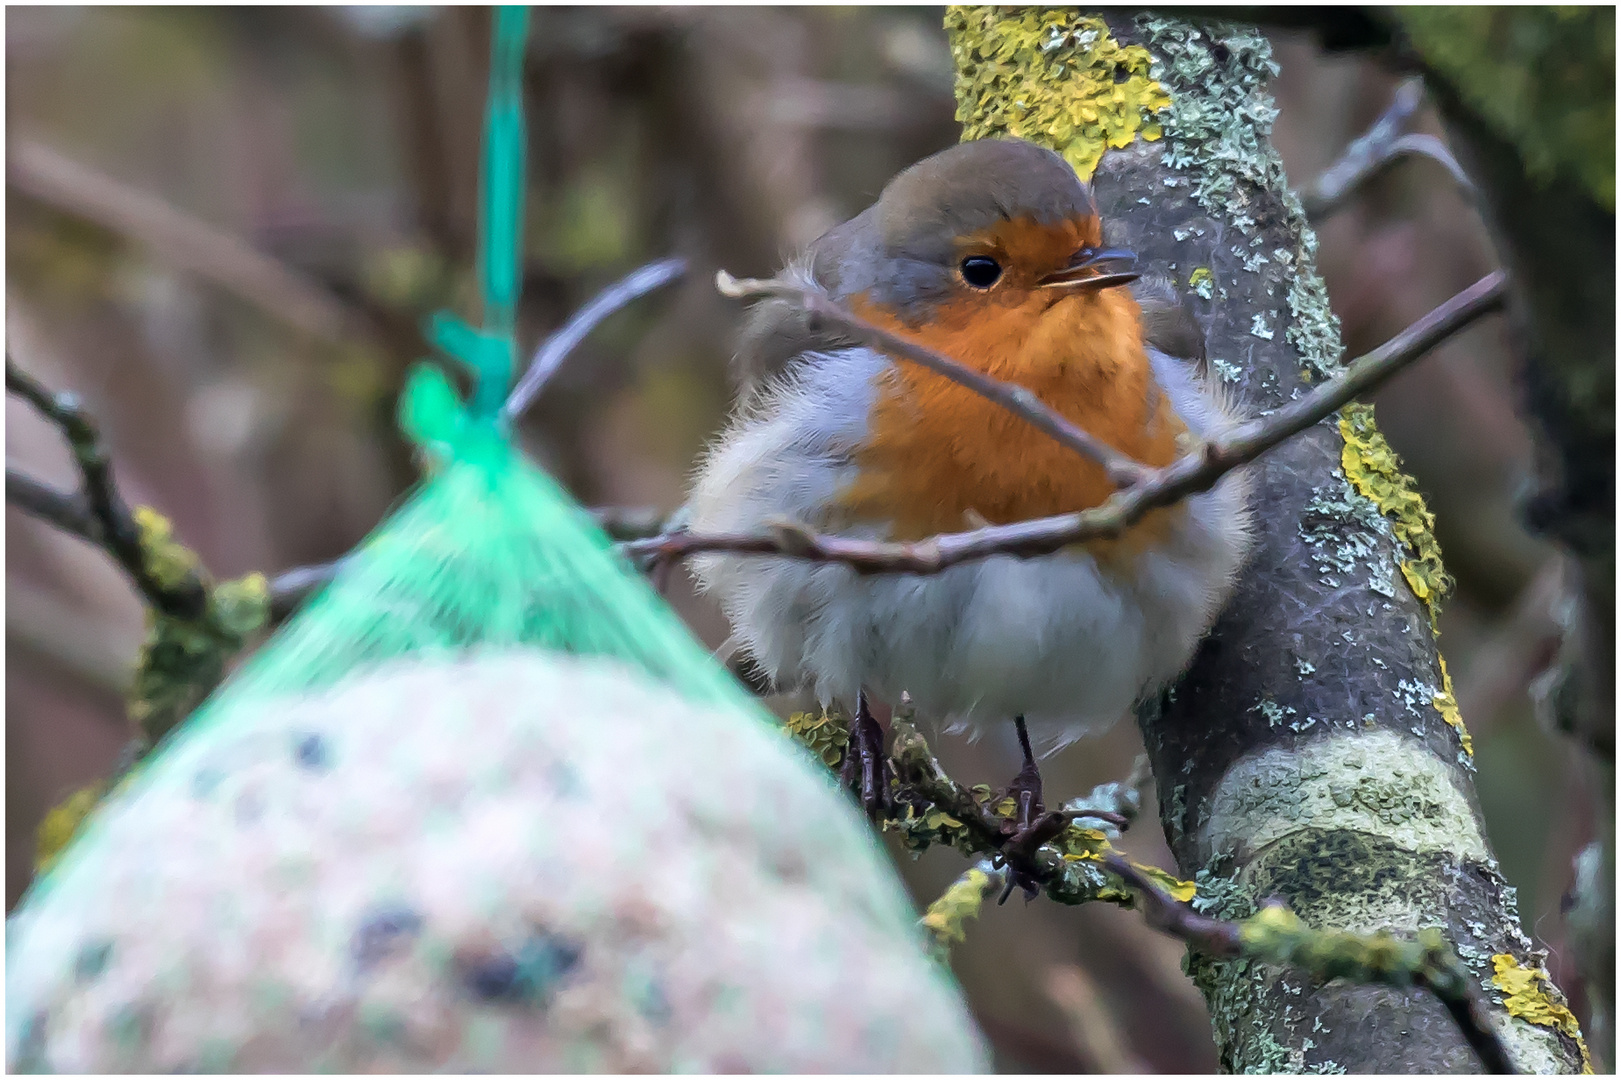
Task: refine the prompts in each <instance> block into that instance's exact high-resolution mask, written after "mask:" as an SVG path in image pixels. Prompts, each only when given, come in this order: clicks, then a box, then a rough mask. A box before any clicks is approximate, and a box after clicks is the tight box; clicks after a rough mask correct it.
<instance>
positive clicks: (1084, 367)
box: [841, 289, 1186, 555]
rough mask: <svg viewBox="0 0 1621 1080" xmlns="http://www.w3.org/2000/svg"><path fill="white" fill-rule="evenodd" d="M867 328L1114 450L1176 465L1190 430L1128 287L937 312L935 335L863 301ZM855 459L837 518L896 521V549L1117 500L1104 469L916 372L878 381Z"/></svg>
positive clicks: (1157, 525) (1139, 538)
mask: <svg viewBox="0 0 1621 1080" xmlns="http://www.w3.org/2000/svg"><path fill="white" fill-rule="evenodd" d="M853 308H854V310H855V311H856V312H857V313H858V314H860V315H861V316H862V317H863V318H865V319H867V320H868V321H869V322H873V323H875V324H877V325H880V326H883V327H884V328H885V329H888V330H891V331H893V332H895V333H899V334H903V335H905V336H906V337H909V338H911V339H913V340H915V341H917V342H919V343H920V344H923V345H926V346H928V347H930V348H932V349H935V350H936V351H938V352H941V353H943V354H945V355H946V356H949V357H951V358H952V359H954V360H957V361H959V362H960V363H963V364H965V365H967V366H969V367H972V368H974V369H976V370H978V371H982V372H984V373H986V374H988V375H991V376H994V377H995V378H998V379H1002V380H1004V381H1007V382H1013V383H1018V384H1019V385H1021V386H1024V387H1026V388H1027V389H1029V390H1030V391H1032V392H1033V393H1035V394H1036V396H1037V397H1039V398H1040V399H1041V400H1042V401H1043V402H1044V403H1046V404H1047V405H1049V406H1050V407H1052V408H1053V409H1055V410H1057V411H1058V412H1060V413H1062V414H1063V415H1064V416H1065V417H1066V418H1068V419H1069V420H1070V421H1072V422H1073V423H1075V424H1076V425H1077V426H1079V427H1081V428H1083V429H1084V430H1086V431H1087V432H1089V433H1091V434H1092V435H1094V436H1095V437H1097V438H1099V439H1101V440H1103V441H1104V442H1106V443H1108V444H1109V445H1110V446H1113V447H1115V448H1116V449H1118V450H1120V451H1122V452H1124V453H1126V454H1129V455H1130V456H1131V457H1133V458H1135V459H1136V460H1138V461H1140V462H1143V463H1144V464H1146V465H1151V466H1162V465H1165V464H1168V463H1169V462H1170V461H1171V460H1172V459H1173V458H1174V457H1175V456H1176V454H1177V436H1178V435H1180V434H1182V433H1183V432H1184V431H1185V430H1186V428H1185V425H1184V424H1183V423H1182V421H1181V419H1180V418H1179V417H1178V416H1177V414H1176V412H1175V410H1174V408H1173V407H1172V405H1171V403H1170V401H1169V399H1168V398H1167V397H1166V396H1165V394H1164V393H1163V392H1161V391H1160V390H1159V388H1158V386H1157V384H1156V383H1155V381H1154V378H1153V374H1152V371H1151V369H1150V367H1149V362H1148V356H1147V353H1146V352H1145V351H1144V348H1143V343H1142V337H1141V331H1140V322H1139V318H1140V313H1139V311H1138V309H1137V305H1136V302H1135V301H1133V300H1132V298H1131V296H1130V295H1129V294H1128V293H1127V292H1126V291H1125V290H1124V289H1114V290H1110V291H1108V292H1105V293H1102V294H1099V295H1095V296H1091V297H1085V298H1081V297H1075V298H1069V297H1066V298H1061V299H1058V300H1056V301H1054V300H1053V299H1050V294H1048V295H1044V294H1043V293H1042V292H1041V291H1040V290H1031V291H1026V292H1023V293H1013V294H1010V295H1007V296H1003V297H999V298H995V299H994V300H992V299H987V300H986V301H985V302H983V303H955V304H947V305H943V306H942V307H941V309H939V310H938V311H937V312H936V314H935V316H934V317H933V319H932V320H931V321H930V323H929V324H927V325H926V326H922V327H913V326H907V325H905V324H903V323H902V322H901V321H900V320H898V319H896V318H895V317H894V316H893V315H891V314H889V313H888V312H886V311H885V310H883V309H882V308H881V307H879V306H878V305H875V304H872V303H870V302H866V301H865V300H864V299H861V298H858V299H857V300H856V302H855V303H854V304H853ZM868 419H869V426H868V436H867V439H866V440H865V442H864V443H863V444H862V446H861V447H860V448H859V450H858V451H857V455H856V462H857V465H858V469H859V473H858V476H857V479H856V480H855V481H854V482H853V483H852V484H851V485H850V486H849V487H848V488H847V489H846V490H845V491H844V492H843V496H842V500H841V501H842V504H843V509H844V510H845V511H846V512H848V513H849V514H850V515H851V516H853V517H854V518H856V519H858V520H865V521H884V522H888V523H889V524H890V535H891V537H892V538H893V539H916V538H919V537H923V536H928V535H932V534H934V533H939V532H955V531H958V530H961V529H964V528H969V527H971V526H972V525H973V524H975V522H976V521H977V520H978V519H984V521H987V522H990V523H991V524H1006V523H1010V522H1014V521H1022V520H1026V519H1029V518H1036V517H1045V516H1047V515H1051V514H1060V513H1068V512H1071V511H1076V510H1086V509H1090V508H1092V507H1095V506H1098V505H1101V504H1102V503H1103V502H1105V501H1106V500H1107V499H1108V498H1109V496H1110V495H1111V494H1113V492H1114V487H1113V485H1112V484H1111V483H1110V482H1109V479H1108V477H1107V475H1106V474H1105V473H1104V470H1103V468H1102V467H1101V466H1099V465H1098V464H1096V463H1095V462H1093V461H1091V460H1090V459H1089V458H1086V457H1083V456H1081V455H1080V454H1078V453H1076V452H1075V451H1074V450H1072V449H1070V448H1068V447H1066V446H1064V445H1062V444H1060V443H1059V442H1057V441H1056V440H1054V439H1053V438H1052V437H1051V436H1049V435H1047V434H1045V433H1043V432H1041V431H1039V430H1037V429H1036V428H1035V427H1033V426H1031V425H1030V424H1028V423H1027V422H1025V421H1024V420H1022V419H1020V418H1019V417H1017V416H1015V415H1013V414H1012V413H1010V412H1008V411H1007V410H1006V409H1004V408H1002V407H1001V406H999V405H997V404H995V403H993V402H990V401H987V400H986V399H985V398H983V397H980V396H979V395H978V394H975V393H974V392H973V391H971V390H967V389H965V388H963V387H961V386H958V385H957V384H955V383H953V382H950V381H949V380H947V379H945V378H943V377H942V376H939V375H936V374H934V373H933V372H931V371H928V370H927V369H925V368H922V367H919V366H918V365H916V364H911V363H905V362H900V363H897V364H895V365H894V366H893V367H892V368H891V369H890V370H889V371H888V372H886V374H885V376H884V382H883V384H882V386H881V387H880V390H879V393H878V396H877V399H876V401H875V404H874V405H873V408H872V412H871V414H870V416H869V418H868ZM1169 523H1170V518H1169V516H1168V515H1167V514H1165V513H1159V514H1155V515H1150V516H1149V517H1148V518H1146V519H1144V521H1142V522H1140V523H1139V524H1138V526H1137V527H1136V528H1134V529H1133V530H1132V531H1131V532H1130V533H1128V534H1127V536H1126V537H1125V538H1123V540H1122V541H1121V542H1119V543H1113V544H1111V543H1101V544H1090V545H1088V546H1089V548H1091V549H1093V550H1094V552H1095V553H1097V554H1099V555H1104V554H1110V553H1114V554H1123V553H1126V552H1123V551H1122V550H1121V548H1122V546H1123V547H1124V548H1125V549H1127V551H1129V550H1135V549H1137V548H1139V547H1140V546H1141V545H1143V544H1145V543H1151V542H1152V540H1153V538H1154V536H1156V535H1159V534H1161V533H1162V532H1163V529H1164V528H1165V527H1166V526H1167V525H1168V524H1169Z"/></svg>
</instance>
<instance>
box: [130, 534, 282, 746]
mask: <svg viewBox="0 0 1621 1080" xmlns="http://www.w3.org/2000/svg"><path fill="white" fill-rule="evenodd" d="M134 518H135V525H136V529H137V530H138V532H139V534H140V541H141V557H142V559H143V560H144V562H145V564H146V568H147V572H148V573H150V574H151V575H152V577H153V579H154V580H155V581H156V582H157V583H158V585H159V586H161V587H162V588H164V589H175V588H178V587H180V586H181V585H182V583H184V582H185V581H186V580H187V579H188V578H191V579H193V580H196V581H199V582H201V583H202V585H203V588H204V591H205V594H206V597H207V603H206V604H205V606H204V608H203V612H202V615H201V617H200V618H196V619H182V618H176V617H174V616H172V615H170V614H167V613H165V612H162V611H157V610H149V611H148V612H147V634H146V640H145V641H144V642H142V644H141V654H140V659H139V661H138V662H137V664H136V670H135V681H134V684H133V685H132V686H131V688H130V695H129V715H130V719H132V720H134V721H135V723H136V724H137V725H138V726H139V727H140V728H141V730H142V732H143V734H144V735H145V736H146V738H147V741H148V743H149V744H150V743H156V742H157V740H158V739H160V738H161V737H162V736H163V735H165V734H167V733H168V732H169V731H170V730H171V729H172V728H173V727H174V726H175V725H176V724H178V723H179V722H180V721H181V720H183V719H185V717H186V714H187V713H189V712H190V711H191V710H192V709H194V708H195V707H196V706H197V705H198V703H200V702H201V701H202V700H203V699H204V698H205V697H207V696H208V695H209V694H210V693H212V692H213V689H214V687H215V686H217V685H219V682H220V680H221V679H222V678H223V677H224V674H225V664H226V662H227V661H228V660H229V659H230V658H231V657H232V656H233V655H235V654H236V653H237V652H238V651H240V650H241V649H242V647H243V646H244V645H245V644H246V643H247V640H248V638H249V637H251V636H252V635H253V634H254V633H256V632H257V631H258V630H259V628H260V627H261V626H263V625H264V624H265V622H266V621H267V620H268V619H269V618H270V584H269V582H268V581H266V580H265V576H264V575H263V574H258V573H253V574H247V575H245V576H244V577H240V578H237V579H236V580H234V581H226V582H222V583H220V584H218V585H214V584H211V583H210V582H209V581H208V578H207V575H206V574H205V573H204V572H203V569H202V562H201V560H199V559H198V558H197V556H196V554H195V553H193V552H192V551H191V549H189V548H187V547H186V546H185V545H184V544H182V543H180V542H179V541H177V540H176V539H175V538H174V530H173V527H172V526H171V525H170V524H169V520H168V519H167V518H165V517H164V516H163V515H162V514H160V513H158V512H157V511H156V510H154V509H152V508H151V507H149V506H138V507H136V508H135V511H134Z"/></svg>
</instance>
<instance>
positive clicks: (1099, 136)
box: [946, 7, 1171, 180]
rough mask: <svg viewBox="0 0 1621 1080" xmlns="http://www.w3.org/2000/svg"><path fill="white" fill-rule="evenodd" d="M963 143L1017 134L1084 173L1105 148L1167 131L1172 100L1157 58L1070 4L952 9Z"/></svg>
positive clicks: (949, 14) (1085, 175) (949, 13)
mask: <svg viewBox="0 0 1621 1080" xmlns="http://www.w3.org/2000/svg"><path fill="white" fill-rule="evenodd" d="M946 32H947V33H948V34H949V35H950V38H951V54H952V57H953V59H954V60H955V61H956V65H957V88H956V93H957V119H958V120H959V121H960V122H961V123H962V125H963V131H962V137H963V141H964V142H968V141H970V140H973V139H985V138H990V137H993V136H997V135H1014V136H1017V137H1019V138H1021V139H1028V140H1030V141H1031V142H1034V143H1038V144H1040V145H1042V146H1046V147H1050V148H1052V149H1053V150H1055V151H1057V152H1058V153H1059V154H1061V155H1062V156H1063V158H1064V160H1066V161H1068V162H1069V163H1070V165H1072V166H1073V167H1074V168H1075V171H1076V172H1077V173H1079V174H1080V176H1081V179H1083V180H1087V179H1090V178H1091V176H1092V173H1093V171H1094V170H1095V169H1096V168H1097V166H1098V162H1099V160H1101V159H1102V157H1103V152H1104V151H1105V150H1106V149H1109V148H1111V147H1112V148H1115V149H1119V148H1120V147H1124V146H1129V145H1131V142H1132V140H1133V139H1135V138H1137V137H1138V136H1141V137H1142V138H1143V139H1146V140H1149V141H1152V140H1154V139H1158V138H1159V137H1160V135H1161V130H1160V125H1159V123H1158V121H1156V120H1155V118H1154V117H1155V114H1156V113H1158V112H1159V111H1160V110H1161V109H1164V108H1166V107H1167V106H1169V105H1170V103H1171V98H1170V95H1169V94H1167V93H1166V92H1165V90H1164V88H1162V87H1161V86H1160V84H1159V83H1158V82H1156V81H1155V80H1154V79H1151V78H1149V75H1148V71H1149V65H1150V63H1152V57H1150V56H1149V53H1148V50H1147V49H1145V48H1143V47H1142V46H1140V45H1123V44H1121V43H1120V42H1118V41H1116V40H1115V39H1114V38H1113V37H1112V36H1111V35H1110V33H1109V27H1108V25H1107V24H1105V23H1104V21H1103V20H1102V19H1099V18H1097V17H1095V16H1082V15H1077V14H1076V13H1075V12H1074V11H1073V10H1070V9H1067V8H1001V7H949V8H947V9H946Z"/></svg>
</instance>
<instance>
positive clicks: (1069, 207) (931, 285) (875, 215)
mask: <svg viewBox="0 0 1621 1080" xmlns="http://www.w3.org/2000/svg"><path fill="white" fill-rule="evenodd" d="M1096 216H1097V207H1096V203H1095V202H1094V201H1093V199H1092V193H1091V191H1090V190H1089V189H1088V188H1087V186H1086V185H1085V184H1084V183H1082V182H1081V180H1080V178H1079V177H1078V176H1076V175H1075V170H1074V169H1072V168H1070V166H1069V164H1068V162H1066V161H1065V160H1064V159H1063V158H1061V157H1059V156H1058V155H1057V154H1055V153H1053V152H1052V151H1051V150H1046V149H1044V148H1042V147H1039V146H1037V145H1035V144H1034V143H1029V142H1025V141H1024V140H1023V139H982V140H979V141H976V142H967V143H961V144H959V145H957V146H953V147H951V148H950V149H948V150H942V151H940V152H939V153H938V154H935V155H933V156H932V157H927V158H924V159H923V160H922V161H920V162H918V163H917V164H915V165H913V166H911V167H910V168H908V169H906V170H905V171H903V172H901V173H899V174H898V175H897V176H896V177H895V178H894V179H892V180H891V181H890V182H889V183H888V185H886V186H885V188H884V191H883V194H882V195H881V196H880V197H879V199H878V202H877V203H875V204H874V205H873V206H871V207H870V208H868V209H867V210H866V211H864V212H863V213H861V214H860V215H858V216H857V217H855V218H853V219H851V220H850V221H848V222H846V223H845V224H843V225H840V226H839V227H838V228H836V229H833V230H831V231H830V232H828V233H827V235H825V236H823V237H822V238H821V239H820V240H818V241H817V242H816V244H815V245H814V246H813V248H812V254H813V257H814V260H815V261H814V266H815V269H816V276H817V277H818V278H819V279H820V280H821V281H822V282H823V283H824V284H825V285H826V286H827V287H829V288H831V289H832V290H833V292H834V293H835V295H838V296H840V297H849V296H853V295H855V294H858V293H866V294H868V295H869V296H870V297H871V298H872V299H873V300H874V301H876V302H878V303H880V304H883V305H884V306H885V307H888V308H890V309H891V310H895V311H898V312H903V313H904V312H908V311H916V310H919V309H922V308H927V307H928V306H929V305H930V304H932V303H933V302H936V301H938V300H941V299H944V298H945V297H946V296H947V295H949V294H950V291H951V290H952V289H953V288H954V287H958V286H959V285H960V282H959V281H958V280H957V278H958V275H959V274H960V272H961V270H960V267H959V266H958V262H959V251H960V250H961V246H962V241H963V238H965V237H969V236H973V235H975V234H977V233H981V232H983V231H984V230H987V229H990V228H992V227H994V226H996V225H997V224H999V223H1001V222H1011V221H1016V220H1021V219H1023V220H1029V221H1033V222H1034V223H1036V224H1039V225H1053V224H1057V223H1059V222H1061V221H1066V220H1073V219H1077V218H1083V217H1096Z"/></svg>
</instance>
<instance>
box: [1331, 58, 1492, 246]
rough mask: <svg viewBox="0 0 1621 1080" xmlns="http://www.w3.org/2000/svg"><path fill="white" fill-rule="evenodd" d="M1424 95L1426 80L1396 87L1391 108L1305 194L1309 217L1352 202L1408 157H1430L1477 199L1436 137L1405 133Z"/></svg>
mask: <svg viewBox="0 0 1621 1080" xmlns="http://www.w3.org/2000/svg"><path fill="white" fill-rule="evenodd" d="M1423 98H1424V81H1423V80H1422V79H1419V78H1412V79H1408V80H1407V81H1406V82H1404V83H1402V84H1401V86H1399V87H1397V88H1396V95H1395V97H1394V98H1393V99H1392V100H1391V103H1390V106H1389V107H1388V108H1387V109H1385V111H1384V113H1383V114H1382V115H1381V116H1380V117H1379V119H1378V120H1376V121H1374V123H1373V126H1372V127H1370V128H1369V129H1368V130H1367V132H1366V133H1365V134H1363V135H1362V136H1361V137H1360V138H1358V139H1356V140H1355V141H1354V142H1352V143H1351V145H1350V146H1348V147H1346V148H1345V153H1344V154H1342V155H1340V158H1339V160H1338V161H1336V162H1334V164H1332V165H1330V166H1329V167H1328V168H1327V169H1324V170H1323V173H1322V175H1321V176H1319V177H1318V178H1317V182H1316V183H1315V184H1313V185H1312V186H1311V187H1310V188H1309V189H1308V190H1307V191H1306V193H1305V195H1304V196H1303V197H1302V202H1303V203H1304V204H1305V207H1306V217H1307V218H1308V219H1310V220H1311V221H1320V220H1322V219H1323V218H1325V217H1327V216H1328V215H1330V214H1332V213H1333V212H1334V211H1336V210H1339V209H1340V208H1341V207H1343V206H1345V204H1346V203H1348V202H1350V200H1351V196H1352V195H1354V194H1355V193H1356V192H1357V191H1358V190H1359V189H1360V188H1361V187H1362V186H1363V185H1365V184H1367V183H1368V182H1369V181H1371V180H1373V179H1374V178H1375V177H1377V176H1380V175H1382V174H1383V173H1384V172H1385V171H1386V170H1388V169H1390V168H1391V166H1393V165H1395V164H1396V162H1398V161H1400V160H1401V159H1402V158H1404V157H1409V156H1413V157H1427V158H1429V159H1430V160H1432V161H1435V162H1439V163H1440V165H1441V166H1442V167H1443V168H1444V169H1446V171H1447V173H1448V174H1449V175H1451V177H1452V180H1453V182H1454V183H1456V184H1457V185H1458V187H1459V189H1460V190H1462V191H1463V192H1464V194H1466V195H1468V196H1469V197H1470V198H1474V195H1475V185H1474V184H1473V183H1472V182H1471V181H1470V179H1469V175H1468V174H1467V173H1465V172H1464V171H1463V166H1461V165H1459V164H1458V161H1457V159H1456V158H1454V157H1453V156H1452V151H1451V150H1449V149H1447V145H1446V143H1444V142H1442V141H1441V140H1440V139H1438V138H1436V137H1435V136H1434V135H1426V134H1422V133H1405V129H1406V127H1407V125H1408V123H1410V122H1411V120H1412V118H1413V115H1414V114H1415V113H1416V112H1417V111H1418V107H1419V104H1420V103H1421V102H1422V101H1423Z"/></svg>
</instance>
